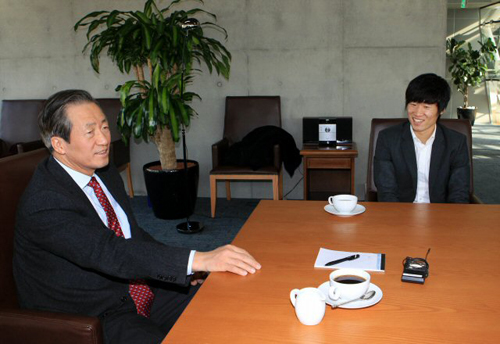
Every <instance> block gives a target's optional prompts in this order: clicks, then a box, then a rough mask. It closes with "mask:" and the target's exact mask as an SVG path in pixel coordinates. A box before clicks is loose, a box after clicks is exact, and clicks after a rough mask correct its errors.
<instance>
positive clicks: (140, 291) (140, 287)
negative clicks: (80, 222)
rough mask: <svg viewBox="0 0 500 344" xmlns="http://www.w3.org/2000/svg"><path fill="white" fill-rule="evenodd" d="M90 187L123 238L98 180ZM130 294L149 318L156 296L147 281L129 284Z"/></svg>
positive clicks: (141, 313) (116, 219)
mask: <svg viewBox="0 0 500 344" xmlns="http://www.w3.org/2000/svg"><path fill="white" fill-rule="evenodd" d="M88 185H89V186H90V187H91V188H92V189H94V192H95V195H96V196H97V199H98V200H99V203H101V206H102V208H103V209H104V211H105V212H106V217H107V218H108V227H109V229H111V230H113V231H114V232H115V234H116V236H120V237H123V232H122V228H121V226H120V222H118V218H117V217H116V213H115V210H114V209H113V207H112V206H111V203H109V199H108V197H106V194H105V193H104V191H102V188H101V185H99V182H98V181H97V179H96V178H95V177H92V179H91V180H90V182H89V184H88ZM129 293H130V296H131V297H132V300H134V303H135V306H136V308H137V314H140V315H142V316H145V317H146V318H149V316H150V313H151V306H152V305H153V300H154V297H155V296H154V294H153V291H152V290H151V288H150V287H149V286H148V285H147V283H146V281H145V280H143V279H137V280H131V281H130V284H129Z"/></svg>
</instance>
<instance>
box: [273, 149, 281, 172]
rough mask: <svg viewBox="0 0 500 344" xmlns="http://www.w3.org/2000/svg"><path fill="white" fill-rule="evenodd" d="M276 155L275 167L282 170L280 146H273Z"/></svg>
mask: <svg viewBox="0 0 500 344" xmlns="http://www.w3.org/2000/svg"><path fill="white" fill-rule="evenodd" d="M273 153H274V167H276V168H277V169H278V170H279V169H280V168H281V153H280V145H274V146H273Z"/></svg>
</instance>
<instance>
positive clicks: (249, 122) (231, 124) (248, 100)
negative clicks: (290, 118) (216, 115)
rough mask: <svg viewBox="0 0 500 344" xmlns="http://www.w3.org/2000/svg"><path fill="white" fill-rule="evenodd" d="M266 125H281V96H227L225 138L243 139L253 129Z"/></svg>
mask: <svg viewBox="0 0 500 344" xmlns="http://www.w3.org/2000/svg"><path fill="white" fill-rule="evenodd" d="M265 125H274V126H276V127H281V98H280V97H279V96H246V97H226V114H225V117H224V138H225V139H227V140H228V141H229V144H233V143H235V142H239V141H241V140H242V139H243V138H244V137H245V136H246V135H247V134H248V133H250V132H251V131H252V130H254V129H256V128H258V127H262V126H265Z"/></svg>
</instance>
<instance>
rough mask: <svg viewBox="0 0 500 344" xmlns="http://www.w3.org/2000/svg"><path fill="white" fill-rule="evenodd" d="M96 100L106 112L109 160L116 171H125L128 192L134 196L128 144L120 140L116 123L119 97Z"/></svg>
mask: <svg viewBox="0 0 500 344" xmlns="http://www.w3.org/2000/svg"><path fill="white" fill-rule="evenodd" d="M96 100H97V102H98V103H99V105H100V106H101V109H102V111H103V112H104V113H105V114H106V117H107V118H108V122H109V124H110V126H109V129H110V132H111V151H110V158H111V161H112V162H113V163H114V164H115V166H116V168H117V169H118V171H120V172H121V171H123V170H126V171H127V185H128V194H129V196H130V198H132V197H134V186H133V184H132V170H131V168H130V146H127V145H125V143H124V142H123V141H122V139H121V134H120V132H119V131H118V125H117V123H118V116H119V115H120V111H121V108H122V104H121V102H120V100H119V99H114V98H99V99H96Z"/></svg>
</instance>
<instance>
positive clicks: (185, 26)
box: [177, 18, 203, 234]
mask: <svg viewBox="0 0 500 344" xmlns="http://www.w3.org/2000/svg"><path fill="white" fill-rule="evenodd" d="M199 26H200V22H199V21H198V20H196V19H195V18H187V19H185V20H184V21H183V22H182V24H181V29H182V30H183V31H184V32H185V35H186V38H187V32H188V31H189V30H192V29H194V28H197V27H199ZM185 49H186V39H184V44H183V46H182V75H181V99H182V96H183V93H184V73H185V71H186V61H184V59H185V54H184V52H185ZM182 153H183V159H184V184H185V189H186V203H185V204H186V210H187V212H186V214H187V215H186V222H182V223H179V224H178V225H177V231H178V232H179V233H183V234H194V233H198V232H201V231H202V230H203V224H202V223H201V222H198V221H189V210H190V208H191V198H190V195H189V182H188V167H187V158H186V128H185V127H184V124H182Z"/></svg>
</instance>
